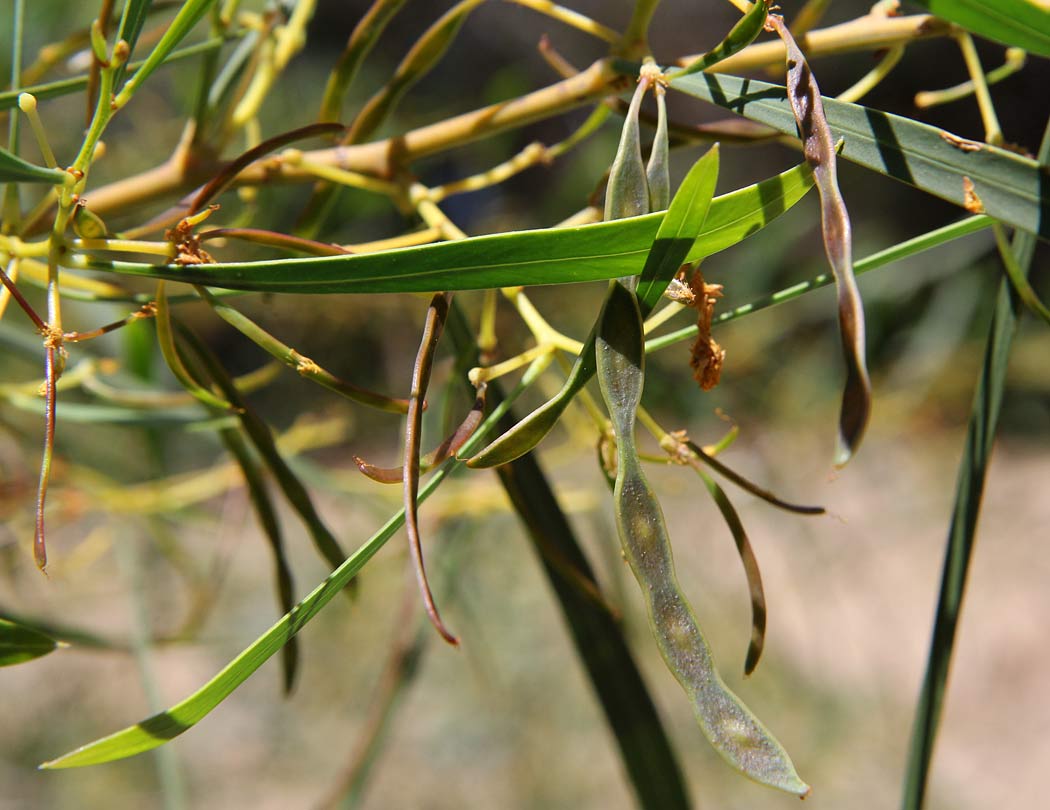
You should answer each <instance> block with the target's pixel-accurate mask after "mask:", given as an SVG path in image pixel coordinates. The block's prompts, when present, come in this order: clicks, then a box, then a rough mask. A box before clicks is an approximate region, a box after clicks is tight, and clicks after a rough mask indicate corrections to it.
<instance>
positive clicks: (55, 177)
mask: <svg viewBox="0 0 1050 810" xmlns="http://www.w3.org/2000/svg"><path fill="white" fill-rule="evenodd" d="M67 176H68V175H67V174H66V173H65V172H64V171H63V170H62V169H48V168H47V167H45V166H37V165H35V164H33V163H30V162H28V161H26V160H22V158H20V157H18V155H13V154H11V153H10V152H8V151H7V150H6V149H4V148H2V147H0V182H3V183H8V182H15V183H51V184H53V185H62V184H63V183H64V182H65V181H66V177H67Z"/></svg>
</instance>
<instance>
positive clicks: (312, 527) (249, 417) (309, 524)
mask: <svg viewBox="0 0 1050 810" xmlns="http://www.w3.org/2000/svg"><path fill="white" fill-rule="evenodd" d="M181 335H182V337H183V338H185V341H186V344H187V345H188V346H189V347H190V348H191V349H192V350H193V353H194V355H195V356H196V358H197V360H198V361H199V362H200V364H201V366H203V368H204V370H205V372H206V373H207V375H208V376H209V377H210V378H211V380H212V381H213V382H214V383H215V384H216V385H217V386H218V388H219V390H220V391H222V393H223V396H225V397H226V398H227V399H228V400H229V402H230V403H231V404H232V406H233V407H234V408H235V409H236V413H237V418H238V419H239V420H240V423H241V427H242V428H243V429H244V432H245V435H246V436H247V437H248V440H249V441H250V442H251V444H252V446H253V447H254V448H255V450H256V452H258V454H259V457H260V458H261V459H262V461H263V463H264V464H265V465H266V467H267V468H268V469H269V471H270V473H271V474H272V475H273V477H274V480H275V481H276V482H277V486H278V487H280V489H281V492H283V493H284V496H285V498H286V499H287V500H288V503H289V504H290V505H291V507H292V509H294V510H295V511H296V513H297V514H298V515H299V518H300V519H301V520H302V522H303V525H304V526H305V527H306V530H307V532H308V533H309V534H310V539H311V540H312V541H313V544H314V547H315V548H316V549H317V551H318V553H319V554H320V555H321V556H322V557H323V558H324V559H325V560H326V561H327V562H328V564H329V565H330V566H332V568H333V569H334V568H338V567H339V565H340V564H341V563H342V562H343V561H344V560H345V559H346V554H345V553H343V550H342V548H340V546H339V541H338V540H336V539H335V535H333V534H332V532H331V531H330V530H329V529H328V527H327V526H326V525H325V523H324V521H323V520H321V516H320V515H319V514H318V512H317V509H316V508H315V507H314V504H313V500H312V499H311V498H310V493H309V492H307V490H306V487H305V486H304V485H303V483H302V481H300V480H299V478H298V477H297V476H296V475H295V473H294V472H292V469H291V467H289V466H288V462H286V461H285V460H284V457H283V456H282V455H281V453H280V451H279V450H278V449H277V444H276V442H275V441H274V438H273V433H272V432H271V431H270V427H269V425H267V424H266V422H265V421H263V419H262V418H261V417H260V416H259V415H258V414H257V413H256V412H255V410H254V409H253V408H251V407H250V406H249V405H248V403H247V401H246V400H245V399H244V397H243V396H241V393H240V392H239V391H238V390H237V386H236V385H235V384H234V382H233V380H232V379H231V378H230V375H229V373H228V372H227V371H226V369H225V368H224V367H223V365H222V363H221V362H220V361H219V359H218V358H217V357H216V356H215V354H214V353H213V352H212V351H211V349H209V348H208V347H207V346H205V345H204V344H203V343H202V342H201V341H200V340H199V339H198V338H197V336H196V335H194V334H193V333H192V332H191V331H189V330H188V329H182V330H181Z"/></svg>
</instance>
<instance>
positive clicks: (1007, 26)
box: [915, 0, 1050, 56]
mask: <svg viewBox="0 0 1050 810" xmlns="http://www.w3.org/2000/svg"><path fill="white" fill-rule="evenodd" d="M915 2H916V3H918V4H919V5H920V6H923V7H925V8H927V9H929V11H930V13H931V14H935V15H936V16H938V17H940V18H942V19H945V20H948V21H950V22H953V23H955V24H957V25H961V26H962V27H963V28H966V29H968V30H970V31H972V32H973V33H975V34H977V35H978V36H981V37H986V38H987V39H994V40H995V41H996V42H1001V43H1003V44H1004V45H1016V46H1017V47H1018V48H1023V49H1024V50H1026V51H1028V52H1029V53H1037V54H1039V55H1040V56H1050V10H1048V9H1047V6H1046V4H1045V3H1043V2H1041V1H1040V0H915Z"/></svg>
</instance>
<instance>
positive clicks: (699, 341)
mask: <svg viewBox="0 0 1050 810" xmlns="http://www.w3.org/2000/svg"><path fill="white" fill-rule="evenodd" d="M689 289H690V292H691V293H692V300H691V301H690V303H689V306H691V307H693V308H695V309H696V312H697V317H696V328H697V335H696V342H695V343H693V348H692V350H691V355H690V357H689V365H690V366H691V367H692V369H693V377H694V379H695V380H696V381H697V383H699V384H700V387H701V388H702V389H703V390H704V391H710V390H711V389H712V388H714V387H715V386H716V385H718V381H719V380H720V379H721V377H722V365H723V364H724V363H725V359H726V350H725V349H723V348H722V347H721V346H720V345H719V343H718V341H716V340H715V339H714V338H713V337H711V319H712V318H713V317H714V313H715V301H717V300H718V299H719V298H721V297H722V285H721V284H708V283H707V282H705V281H704V276H703V273H701V272H700V268H697V269H696V270H694V271H693V275H692V277H691V278H690V279H689Z"/></svg>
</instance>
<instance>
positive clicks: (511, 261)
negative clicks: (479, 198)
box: [78, 165, 813, 293]
mask: <svg viewBox="0 0 1050 810" xmlns="http://www.w3.org/2000/svg"><path fill="white" fill-rule="evenodd" d="M812 182H813V181H812V170H811V169H810V168H809V167H808V166H805V165H803V166H796V167H794V168H792V169H789V170H787V171H786V172H783V173H782V174H779V175H777V176H775V177H771V178H769V179H767V180H763V181H762V182H761V183H757V184H755V185H752V186H747V187H746V188H742V189H739V190H737V191H734V192H732V193H730V194H725V195H722V196H721V197H716V198H715V200H714V201H713V202H712V204H711V210H710V211H709V212H708V216H707V219H706V220H704V227H703V230H702V231H701V232H700V233H699V234H698V235H697V239H696V241H695V242H694V243H693V246H692V248H691V249H690V251H689V255H688V256H686V261H690V262H692V261H698V260H700V259H702V258H704V257H706V256H710V255H711V254H713V253H717V252H719V251H721V250H725V249H726V248H728V247H732V246H733V245H735V244H737V243H739V242H740V241H741V240H742V239H744V238H746V237H747V236H749V235H751V234H753V233H755V232H757V231H759V230H761V229H762V228H763V227H765V226H766V225H767V224H769V223H770V222H772V221H773V220H774V219H776V218H777V217H778V216H780V215H781V214H782V213H784V212H785V211H787V210H788V209H789V208H791V206H793V205H794V204H795V203H796V202H798V201H799V200H800V199H801V198H802V197H803V196H804V195H805V194H806V192H807V191H808V190H809V189H810V187H811V186H812ZM664 216H665V214H664V213H663V212H660V213H656V214H648V215H646V216H644V217H633V218H631V219H624V220H615V221H613V222H600V223H596V224H592V225H581V226H579V227H575V228H546V229H542V230H535V231H518V232H512V233H503V234H495V235H491V236H476V237H473V238H471V239H462V240H455V241H448V242H439V243H436V244H429V245H421V246H418V247H410V248H400V249H397V250H388V251H382V252H378V253H360V254H354V255H351V256H329V257H310V258H302V259H281V260H271V261H265V262H237V263H228V264H198V265H186V266H180V265H163V266H159V265H151V264H140V263H136V262H117V261H103V260H98V259H92V258H86V259H85V260H84V264H83V267H84V268H89V269H95V270H109V271H112V272H117V273H123V274H128V275H136V276H148V277H153V278H168V279H172V280H174V281H185V282H189V283H193V284H202V285H205V286H208V287H220V288H226V289H237V290H254V291H257V292H290V293H333V292H344V293H377V292H434V291H435V290H476V289H485V288H489V287H511V286H517V285H526V286H528V285H535V284H567V283H574V282H582V281H597V280H599V279H601V280H605V279H610V278H617V277H621V276H630V275H637V274H638V273H640V272H641V271H642V268H643V266H644V264H645V260H646V257H647V256H648V253H649V250H650V248H651V247H652V244H653V240H654V239H655V238H656V234H657V231H658V230H659V227H660V223H661V222H662V221H663V218H664ZM78 266H80V265H79V259H78Z"/></svg>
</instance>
